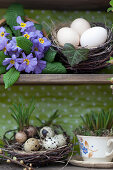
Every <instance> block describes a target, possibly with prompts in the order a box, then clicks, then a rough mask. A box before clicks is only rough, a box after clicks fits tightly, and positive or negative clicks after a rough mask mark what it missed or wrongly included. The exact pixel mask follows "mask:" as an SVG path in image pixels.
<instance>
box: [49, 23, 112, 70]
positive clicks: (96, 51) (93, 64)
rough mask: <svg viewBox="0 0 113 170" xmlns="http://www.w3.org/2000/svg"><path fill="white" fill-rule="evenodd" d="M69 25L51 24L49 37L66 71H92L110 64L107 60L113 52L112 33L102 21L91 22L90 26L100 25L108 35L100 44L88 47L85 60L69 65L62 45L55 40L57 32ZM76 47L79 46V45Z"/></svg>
mask: <svg viewBox="0 0 113 170" xmlns="http://www.w3.org/2000/svg"><path fill="white" fill-rule="evenodd" d="M66 26H67V27H69V24H67V23H66V24H58V25H57V26H53V28H52V31H51V38H52V42H53V46H55V47H56V49H57V50H58V56H57V58H58V60H59V61H60V62H62V64H63V65H64V66H65V68H66V69H67V72H68V73H94V72H96V71H98V70H100V69H103V68H105V67H107V66H108V65H110V64H109V63H107V61H108V60H109V59H110V56H111V55H112V54H113V44H112V41H113V33H112V30H111V29H110V28H108V27H107V26H106V25H105V24H103V23H92V24H91V26H92V27H94V26H101V27H103V28H105V29H107V32H108V37H107V41H106V42H105V43H104V44H102V45H101V46H99V47H97V48H93V49H89V52H88V56H87V60H85V61H82V62H80V63H79V64H77V65H74V66H73V67H71V66H70V64H69V62H68V60H67V58H66V57H65V56H64V55H63V53H62V49H63V47H62V46H60V45H59V43H58V41H57V32H58V30H59V29H60V28H62V27H66ZM78 48H81V47H80V46H79V47H78Z"/></svg>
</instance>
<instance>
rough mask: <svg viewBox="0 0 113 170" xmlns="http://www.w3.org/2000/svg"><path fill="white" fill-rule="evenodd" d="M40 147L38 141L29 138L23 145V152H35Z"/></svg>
mask: <svg viewBox="0 0 113 170" xmlns="http://www.w3.org/2000/svg"><path fill="white" fill-rule="evenodd" d="M39 147H40V142H39V140H38V139H35V138H29V139H28V140H27V141H26V142H25V143H24V150H25V151H26V152H32V151H37V150H38V149H39Z"/></svg>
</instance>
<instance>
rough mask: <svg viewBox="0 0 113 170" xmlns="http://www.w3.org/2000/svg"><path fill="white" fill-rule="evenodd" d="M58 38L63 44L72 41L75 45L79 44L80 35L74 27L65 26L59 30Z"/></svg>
mask: <svg viewBox="0 0 113 170" xmlns="http://www.w3.org/2000/svg"><path fill="white" fill-rule="evenodd" d="M57 40H58V42H59V44H60V45H61V46H64V44H65V43H70V44H72V45H74V46H75V47H76V46H78V45H79V40H80V38H79V35H78V33H77V32H75V31H74V30H73V29H72V28H68V27H63V28H61V29H60V30H59V31H58V32H57Z"/></svg>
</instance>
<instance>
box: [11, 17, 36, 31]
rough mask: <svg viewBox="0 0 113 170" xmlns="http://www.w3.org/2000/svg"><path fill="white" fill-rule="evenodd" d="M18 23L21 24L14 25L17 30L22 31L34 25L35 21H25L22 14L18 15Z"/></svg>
mask: <svg viewBox="0 0 113 170" xmlns="http://www.w3.org/2000/svg"><path fill="white" fill-rule="evenodd" d="M16 21H17V23H18V24H19V26H13V27H14V29H15V30H19V29H21V32H24V31H25V30H26V29H27V28H29V27H32V26H34V23H33V22H31V21H27V22H24V21H23V20H22V19H21V17H20V16H18V17H17V20H16Z"/></svg>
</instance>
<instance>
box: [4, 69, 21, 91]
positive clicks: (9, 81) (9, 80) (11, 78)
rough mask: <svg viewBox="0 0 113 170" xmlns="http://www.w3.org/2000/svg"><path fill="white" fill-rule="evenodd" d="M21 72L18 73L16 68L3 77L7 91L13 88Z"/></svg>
mask: <svg viewBox="0 0 113 170" xmlns="http://www.w3.org/2000/svg"><path fill="white" fill-rule="evenodd" d="M19 76H20V72H18V71H17V70H16V69H15V68H11V69H10V70H9V71H8V72H7V73H6V74H4V76H3V80H4V84H5V89H7V88H8V87H10V86H12V85H13V84H14V83H15V82H16V81H17V80H18V78H19Z"/></svg>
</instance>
